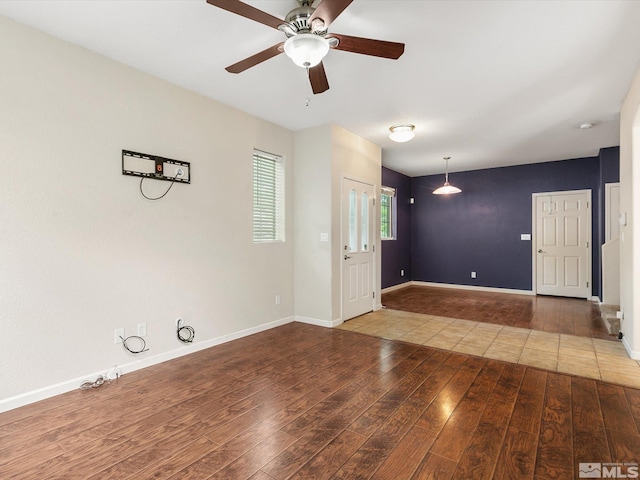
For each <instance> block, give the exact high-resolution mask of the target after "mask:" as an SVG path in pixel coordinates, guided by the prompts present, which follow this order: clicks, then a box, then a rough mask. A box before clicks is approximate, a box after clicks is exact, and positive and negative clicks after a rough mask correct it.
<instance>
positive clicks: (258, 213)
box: [252, 149, 286, 243]
mask: <svg viewBox="0 0 640 480" xmlns="http://www.w3.org/2000/svg"><path fill="white" fill-rule="evenodd" d="M285 174H286V172H285V162H284V157H282V156H280V155H275V154H272V153H268V152H264V151H262V150H258V149H254V150H253V163H252V238H253V242H254V243H273V242H284V241H286V237H285V225H286V223H285V220H286V219H285Z"/></svg>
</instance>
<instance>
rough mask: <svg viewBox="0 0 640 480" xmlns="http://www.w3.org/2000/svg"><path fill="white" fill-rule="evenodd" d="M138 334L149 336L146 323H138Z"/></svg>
mask: <svg viewBox="0 0 640 480" xmlns="http://www.w3.org/2000/svg"><path fill="white" fill-rule="evenodd" d="M138 336H139V337H146V336H147V324H146V323H139V324H138Z"/></svg>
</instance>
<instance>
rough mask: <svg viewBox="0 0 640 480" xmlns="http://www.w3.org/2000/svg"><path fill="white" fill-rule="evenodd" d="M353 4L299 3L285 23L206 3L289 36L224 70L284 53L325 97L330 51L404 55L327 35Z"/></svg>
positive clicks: (244, 8) (232, 1)
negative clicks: (314, 5)
mask: <svg viewBox="0 0 640 480" xmlns="http://www.w3.org/2000/svg"><path fill="white" fill-rule="evenodd" d="M352 1H353V0H320V3H319V4H318V6H317V7H315V8H314V7H312V4H313V2H314V0H297V2H298V5H299V6H298V7H297V8H294V9H293V10H291V11H290V12H289V13H288V14H287V15H286V17H285V18H284V20H280V19H279V18H277V17H274V16H273V15H270V14H268V13H266V12H263V11H262V10H259V9H257V8H255V7H252V6H251V5H247V4H246V3H244V2H241V1H239V0H207V3H209V4H211V5H213V6H215V7H219V8H222V9H224V10H227V11H229V12H231V13H235V14H237V15H240V16H243V17H245V18H248V19H250V20H253V21H255V22H258V23H262V24H263V25H266V26H268V27H272V28H275V29H277V30H280V31H281V32H282V33H284V34H285V35H286V36H287V40H286V41H284V42H280V43H277V44H276V45H273V46H272V47H269V48H267V49H266V50H263V51H261V52H258V53H256V54H255V55H252V56H250V57H247V58H245V59H244V60H241V61H239V62H237V63H234V64H233V65H229V66H228V67H227V68H226V69H225V70H227V71H228V72H231V73H240V72H244V71H245V70H247V69H249V68H251V67H253V66H255V65H258V64H259V63H262V62H264V61H265V60H268V59H270V58H272V57H275V56H276V55H279V54H281V53H282V52H285V53H286V54H287V56H289V57H290V58H291V59H292V60H293V61H294V63H296V65H299V66H301V67H304V68H306V69H307V71H308V74H309V82H310V83H311V89H312V90H313V93H322V92H325V91H327V90H328V89H329V81H328V80H327V75H326V73H325V71H324V66H323V64H322V59H323V58H324V56H325V55H326V54H327V52H328V51H329V49H330V48H333V49H336V50H343V51H346V52H353V53H360V54H363V55H372V56H375V57H382V58H390V59H393V60H396V59H398V58H400V56H401V55H402V54H403V53H404V43H396V42H387V41H384V40H373V39H370V38H362V37H352V36H350V35H343V34H338V33H328V28H329V25H331V23H332V22H333V21H334V20H335V19H336V18H337V17H338V15H340V14H341V13H342V12H343V11H344V9H345V8H347V7H348V6H349V4H350V3H351V2H352Z"/></svg>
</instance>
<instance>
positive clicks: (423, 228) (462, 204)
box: [411, 157, 600, 294]
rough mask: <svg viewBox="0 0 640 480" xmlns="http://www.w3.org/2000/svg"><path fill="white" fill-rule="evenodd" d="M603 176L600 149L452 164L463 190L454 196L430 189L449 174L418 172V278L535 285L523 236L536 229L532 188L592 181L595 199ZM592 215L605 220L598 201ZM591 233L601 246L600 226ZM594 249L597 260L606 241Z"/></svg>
mask: <svg viewBox="0 0 640 480" xmlns="http://www.w3.org/2000/svg"><path fill="white" fill-rule="evenodd" d="M598 179H599V164H598V158H597V157H589V158H581V159H575V160H563V161H557V162H546V163H536V164H530V165H519V166H513V167H502V168H492V169H485V170H474V171H467V172H453V173H450V174H449V180H450V182H451V183H452V184H453V185H455V186H457V187H459V188H461V189H462V193H461V194H459V195H450V196H448V195H433V194H432V192H433V190H434V189H435V188H437V187H438V186H440V185H442V183H443V181H444V175H431V176H425V177H413V178H412V179H411V190H412V196H413V197H414V198H415V204H414V205H413V206H412V209H411V229H412V235H411V252H412V265H413V266H412V272H413V277H412V279H413V280H414V281H422V282H437V283H445V284H453V285H470V286H482V287H492V288H506V289H515V290H524V291H530V290H532V284H531V280H532V270H531V268H532V265H531V249H532V246H531V241H527V240H524V241H523V240H521V239H520V235H521V234H523V233H532V232H531V226H532V219H531V195H532V193H536V192H553V191H561V190H580V189H591V191H592V199H593V201H594V202H597V198H598V188H599V180H598ZM592 215H593V218H592V225H599V216H598V215H599V213H598V209H597V208H595V206H594V207H593V208H592ZM592 241H593V245H598V246H599V244H600V243H599V241H600V239H599V237H598V233H597V229H595V231H594V233H593V238H592ZM592 252H593V258H592V262H593V265H594V267H595V266H596V265H599V262H600V248H599V247H598V248H592ZM595 270H596V269H595V268H594V271H595ZM471 271H475V272H477V278H476V279H472V278H471ZM599 289H600V277H599V274H594V275H593V278H592V291H593V292H594V294H597V293H598V292H599Z"/></svg>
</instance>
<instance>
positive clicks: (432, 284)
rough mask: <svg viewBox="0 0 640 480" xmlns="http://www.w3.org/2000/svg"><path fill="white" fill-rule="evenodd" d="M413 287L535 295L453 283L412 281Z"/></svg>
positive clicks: (510, 289)
mask: <svg viewBox="0 0 640 480" xmlns="http://www.w3.org/2000/svg"><path fill="white" fill-rule="evenodd" d="M411 285H417V286H423V287H438V288H455V289H458V290H475V291H478V292H495V293H512V294H514V295H535V294H534V293H533V291H532V290H516V289H513V288H497V287H482V286H477V285H457V284H451V283H435V282H417V281H412V282H411Z"/></svg>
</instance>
